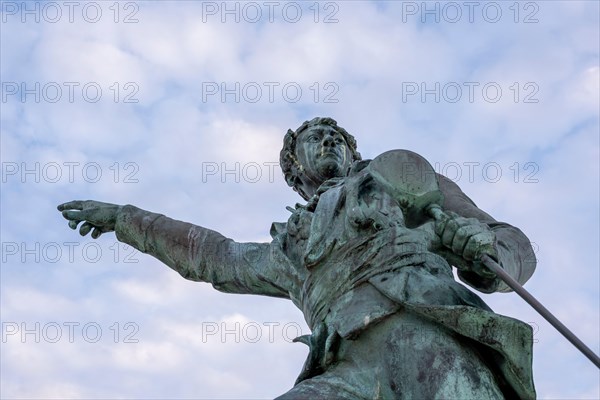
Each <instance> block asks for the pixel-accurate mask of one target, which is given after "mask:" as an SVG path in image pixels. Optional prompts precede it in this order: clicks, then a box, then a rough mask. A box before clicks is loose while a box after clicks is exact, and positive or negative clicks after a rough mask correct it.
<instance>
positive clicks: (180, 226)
mask: <svg viewBox="0 0 600 400" xmlns="http://www.w3.org/2000/svg"><path fill="white" fill-rule="evenodd" d="M58 210H59V211H61V212H62V214H63V216H64V217H65V218H66V219H67V220H69V227H71V228H72V229H77V227H78V225H79V224H80V223H81V222H83V224H81V225H80V227H79V233H80V234H81V235H82V236H85V235H87V234H88V233H90V232H91V233H92V237H93V238H98V237H99V236H100V235H101V234H103V233H107V232H113V231H114V232H115V233H116V235H117V238H118V239H119V240H120V241H121V242H124V243H127V244H129V245H131V246H133V247H135V248H136V249H138V250H139V251H141V252H143V253H147V254H150V255H152V256H154V257H156V258H157V259H159V260H160V261H162V262H163V263H165V264H166V265H168V266H169V267H171V268H172V269H174V270H175V271H177V272H179V274H181V276H183V277H184V278H186V279H190V280H194V281H202V282H209V283H212V284H213V286H214V287H215V288H216V289H217V290H220V291H222V292H227V293H245V294H259V295H265V296H274V297H284V298H289V297H290V291H292V290H293V289H294V288H295V286H294V285H297V282H296V281H297V280H294V279H293V276H290V274H293V271H294V269H293V268H290V264H289V261H288V260H287V259H286V258H285V257H284V256H282V255H281V252H278V249H279V247H278V246H277V244H276V243H275V242H272V243H270V244H269V243H237V242H234V241H233V240H231V239H228V238H226V237H224V236H223V235H221V234H219V233H217V232H215V231H212V230H210V229H206V228H202V227H200V226H196V225H192V224H189V223H187V222H181V221H177V220H174V219H171V218H168V217H165V216H164V215H161V214H155V213H152V212H148V211H144V210H142V209H139V208H137V207H134V206H131V205H126V206H119V205H116V204H110V203H103V202H99V201H93V200H85V201H81V200H75V201H71V202H67V203H64V204H61V205H59V206H58ZM286 261H287V262H286Z"/></svg>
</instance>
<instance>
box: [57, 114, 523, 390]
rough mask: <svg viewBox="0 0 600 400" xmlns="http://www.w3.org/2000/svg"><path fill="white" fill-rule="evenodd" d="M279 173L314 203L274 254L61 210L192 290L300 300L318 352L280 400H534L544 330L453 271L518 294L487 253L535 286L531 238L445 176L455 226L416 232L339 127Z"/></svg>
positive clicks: (301, 132)
mask: <svg viewBox="0 0 600 400" xmlns="http://www.w3.org/2000/svg"><path fill="white" fill-rule="evenodd" d="M280 163H281V167H282V169H283V172H284V174H285V178H286V181H287V183H288V184H289V185H290V186H292V187H293V188H294V190H296V191H297V192H298V193H299V194H300V195H301V196H302V197H303V198H304V199H305V200H306V201H307V203H306V204H305V205H300V204H297V205H296V207H295V209H292V208H289V209H290V211H291V212H292V215H291V216H290V218H289V219H288V221H287V223H273V225H272V227H271V236H272V237H273V240H272V241H271V242H270V243H237V242H234V241H233V240H231V239H228V238H226V237H224V236H222V235H221V234H219V233H217V232H215V231H212V230H210V229H206V228H203V227H200V226H196V225H192V224H189V223H185V222H181V221H176V220H173V219H170V218H168V217H166V216H164V215H161V214H155V213H152V212H148V211H144V210H141V209H139V208H137V207H134V206H132V205H125V206H118V205H114V204H108V203H101V202H97V201H72V202H68V203H65V204H62V205H60V206H59V207H58V209H59V210H60V211H62V212H63V215H64V216H65V218H66V219H68V220H69V226H70V227H71V228H73V229H76V228H77V226H78V224H79V223H80V222H83V224H82V225H81V227H80V233H81V235H86V234H88V233H89V232H90V231H91V232H92V237H94V238H97V237H98V236H99V235H100V234H102V233H105V232H111V231H115V232H116V236H117V238H118V239H119V240H120V241H122V242H125V243H127V244H129V245H131V246H133V247H135V248H136V249H138V250H140V251H141V252H144V253H148V254H151V255H152V256H154V257H156V258H158V259H159V260H161V261H162V262H164V263H165V264H166V265H168V266H169V267H171V268H172V269H174V270H175V271H177V272H179V273H180V274H181V275H182V276H183V277H184V278H186V279H190V280H194V281H201V282H210V283H211V284H212V285H213V286H214V287H215V289H217V290H220V291H223V292H227V293H245V294H258V295H266V296H274V297H283V298H287V299H290V300H291V301H293V302H294V304H295V305H296V306H297V307H298V308H299V309H300V310H302V312H303V313H304V316H305V319H306V322H307V323H308V326H309V327H310V328H311V330H312V334H311V335H307V336H303V337H300V338H298V341H301V342H304V343H306V344H308V345H309V347H310V351H309V355H308V359H307V360H306V363H305V365H304V368H303V370H302V372H301V374H300V376H299V377H298V380H297V381H296V384H295V386H294V387H293V388H292V389H291V390H290V391H289V392H287V393H285V394H283V395H282V396H280V397H279V398H278V399H320V398H323V399H334V398H335V399H375V398H377V399H380V398H381V399H392V398H396V399H440V398H444V399H450V398H452V399H496V398H523V399H534V398H535V389H534V386H533V379H532V373H531V362H532V354H531V347H532V332H531V328H530V327H529V326H528V325H527V324H525V323H522V322H520V321H517V320H515V319H512V318H508V317H504V316H500V315H497V314H495V313H493V311H492V310H491V309H490V308H489V307H488V306H487V305H486V304H485V303H484V302H483V301H482V300H481V298H480V297H479V296H477V295H476V294H475V293H474V292H472V291H470V290H469V289H467V288H466V287H465V286H463V285H462V284H460V283H458V282H456V281H455V280H454V278H453V275H452V270H451V265H454V266H456V267H458V276H459V278H460V279H461V280H462V281H463V282H465V283H467V284H468V285H469V286H471V287H473V288H475V289H477V290H479V291H481V292H484V293H491V292H494V291H500V292H508V291H510V289H509V288H508V287H507V286H506V285H504V284H503V283H502V282H501V281H500V280H499V279H498V278H497V277H496V275H495V274H494V273H492V272H490V271H489V270H487V269H486V268H484V267H482V264H481V263H480V262H479V261H478V257H479V255H481V249H483V248H486V249H487V250H486V251H487V254H490V253H491V254H490V255H491V256H492V257H493V258H495V259H496V260H497V261H498V262H499V263H500V264H501V265H502V267H503V268H504V269H505V270H506V271H507V272H508V273H509V274H511V275H512V276H513V277H514V278H515V279H517V280H518V281H519V282H520V283H521V284H523V283H525V282H526V281H527V280H528V279H529V277H530V276H531V274H532V273H533V271H534V269H535V258H534V256H533V251H532V248H531V244H530V242H529V240H528V239H527V237H526V236H525V235H524V234H523V233H522V232H521V231H520V230H519V229H517V228H515V227H512V226H510V225H508V224H505V223H502V222H497V221H496V220H494V219H493V218H492V217H491V216H489V215H488V214H486V213H485V212H483V211H481V210H480V209H479V208H477V207H476V206H475V204H474V203H473V202H472V201H471V200H470V199H469V198H468V197H467V196H466V195H465V194H464V193H463V192H462V191H461V190H460V188H459V187H458V186H457V185H456V184H455V183H454V182H452V181H450V180H449V179H448V178H446V177H444V176H442V175H438V176H437V179H438V181H439V190H440V191H441V192H442V193H443V195H444V198H445V200H444V204H443V209H444V211H445V212H446V214H448V215H450V216H451V217H450V218H449V219H446V220H444V222H443V223H442V222H440V221H437V222H436V221H434V220H433V219H428V220H425V222H423V223H420V224H419V225H418V226H410V227H409V226H407V225H409V224H408V223H407V220H406V215H404V213H403V209H402V207H401V204H399V202H398V200H397V199H396V198H395V197H394V196H393V195H392V194H390V193H389V188H388V189H386V188H384V187H383V185H381V184H380V183H379V181H377V180H376V179H374V177H373V174H372V173H371V172H372V171H371V170H370V168H369V161H368V160H361V157H360V154H359V153H358V152H357V150H356V141H355V139H354V137H353V136H352V135H350V134H349V133H348V132H347V131H346V130H344V129H343V128H341V127H339V126H338V125H337V123H336V121H334V120H333V119H331V118H314V119H313V120H311V121H306V122H304V123H303V124H302V125H301V126H300V127H299V128H298V129H297V130H296V131H292V130H289V131H288V133H287V134H286V135H285V138H284V147H283V150H282V151H281V157H280ZM379 167H380V168H381V165H380V166H379ZM398 173H401V171H398ZM490 249H491V251H490Z"/></svg>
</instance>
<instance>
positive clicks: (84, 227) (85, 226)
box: [79, 222, 94, 236]
mask: <svg viewBox="0 0 600 400" xmlns="http://www.w3.org/2000/svg"><path fill="white" fill-rule="evenodd" d="M92 228H94V225H92V224H90V223H89V222H86V223H84V224H83V225H81V228H79V234H80V235H81V236H85V235H87V234H88V233H90V231H91V230H92Z"/></svg>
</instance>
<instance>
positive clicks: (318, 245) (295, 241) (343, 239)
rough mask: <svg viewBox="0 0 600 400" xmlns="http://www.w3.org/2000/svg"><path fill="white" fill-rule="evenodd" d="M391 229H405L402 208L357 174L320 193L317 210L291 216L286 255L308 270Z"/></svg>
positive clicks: (288, 224)
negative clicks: (357, 241) (359, 240)
mask: <svg viewBox="0 0 600 400" xmlns="http://www.w3.org/2000/svg"><path fill="white" fill-rule="evenodd" d="M390 227H404V217H403V214H402V210H401V208H400V207H399V206H398V204H397V203H396V201H395V200H394V199H393V198H392V197H391V196H389V195H388V194H387V193H386V192H385V191H384V190H382V189H381V188H380V187H379V186H378V185H377V184H376V183H375V182H374V181H373V180H372V179H371V178H370V176H369V175H368V174H359V175H357V176H353V177H348V178H346V179H344V181H343V182H342V183H341V184H339V185H337V186H334V187H331V188H330V189H328V190H327V191H325V192H323V193H321V194H320V196H319V200H318V202H317V204H316V206H314V207H307V208H302V207H301V208H298V209H297V210H296V211H295V212H294V214H293V215H292V216H291V217H290V219H289V220H288V223H287V236H288V246H287V249H286V250H287V251H286V252H287V255H288V257H289V258H290V259H291V260H293V262H294V263H295V264H296V265H298V266H302V267H303V268H307V269H311V268H312V267H313V266H314V265H316V264H318V263H320V262H325V261H326V259H327V257H328V256H329V255H331V254H332V253H334V252H335V251H336V250H337V249H339V248H342V247H344V245H346V244H347V243H349V242H351V241H354V240H355V239H357V238H359V237H368V236H371V235H374V234H377V232H379V231H381V230H384V229H388V228H390Z"/></svg>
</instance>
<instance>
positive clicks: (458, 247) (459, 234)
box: [452, 225, 482, 254]
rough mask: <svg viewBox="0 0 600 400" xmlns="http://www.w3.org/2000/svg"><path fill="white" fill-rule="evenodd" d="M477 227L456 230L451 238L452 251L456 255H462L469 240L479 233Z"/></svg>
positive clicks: (470, 226)
mask: <svg viewBox="0 0 600 400" xmlns="http://www.w3.org/2000/svg"><path fill="white" fill-rule="evenodd" d="M481 229H482V228H481V226H479V225H464V226H461V227H460V228H458V229H457V230H456V234H455V235H454V238H452V251H453V252H454V253H456V254H463V252H464V250H465V247H466V245H467V242H468V241H469V238H470V237H471V236H473V235H475V234H478V233H479V232H481Z"/></svg>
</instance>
